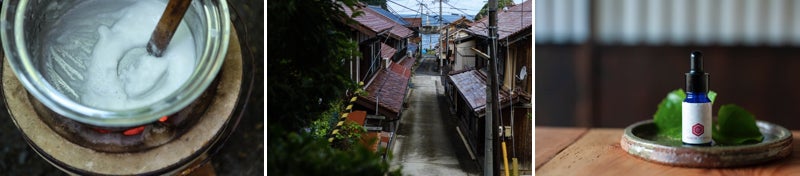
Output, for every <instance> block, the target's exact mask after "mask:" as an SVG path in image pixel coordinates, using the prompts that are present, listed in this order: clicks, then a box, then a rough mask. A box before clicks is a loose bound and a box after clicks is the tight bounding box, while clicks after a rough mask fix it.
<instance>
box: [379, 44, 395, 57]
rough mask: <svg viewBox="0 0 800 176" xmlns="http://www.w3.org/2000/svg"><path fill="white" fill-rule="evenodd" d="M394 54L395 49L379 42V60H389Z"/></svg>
mask: <svg viewBox="0 0 800 176" xmlns="http://www.w3.org/2000/svg"><path fill="white" fill-rule="evenodd" d="M395 52H397V50H396V49H394V48H392V47H391V46H389V45H386V44H384V43H383V42H381V58H389V59H391V58H392V56H394V53H395Z"/></svg>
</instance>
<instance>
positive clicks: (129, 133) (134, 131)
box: [122, 126, 144, 136]
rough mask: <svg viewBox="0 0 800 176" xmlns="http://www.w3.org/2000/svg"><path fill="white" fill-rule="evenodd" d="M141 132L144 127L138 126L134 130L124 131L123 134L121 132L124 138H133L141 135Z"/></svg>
mask: <svg viewBox="0 0 800 176" xmlns="http://www.w3.org/2000/svg"><path fill="white" fill-rule="evenodd" d="M142 131H144V126H139V127H136V128H131V129H128V130H125V131H124V132H122V134H123V135H125V136H133V135H137V134H140V133H142Z"/></svg>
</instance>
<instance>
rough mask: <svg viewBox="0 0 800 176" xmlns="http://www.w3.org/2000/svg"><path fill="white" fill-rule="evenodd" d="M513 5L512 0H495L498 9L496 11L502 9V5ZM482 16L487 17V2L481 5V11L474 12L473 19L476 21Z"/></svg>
mask: <svg viewBox="0 0 800 176" xmlns="http://www.w3.org/2000/svg"><path fill="white" fill-rule="evenodd" d="M513 5H514V1H513V0H497V10H498V12H501V11H502V10H503V7H506V6H513ZM483 17H489V3H488V2H487V3H486V4H484V5H483V8H481V11H478V14H475V21H478V20H480V19H481V18H483Z"/></svg>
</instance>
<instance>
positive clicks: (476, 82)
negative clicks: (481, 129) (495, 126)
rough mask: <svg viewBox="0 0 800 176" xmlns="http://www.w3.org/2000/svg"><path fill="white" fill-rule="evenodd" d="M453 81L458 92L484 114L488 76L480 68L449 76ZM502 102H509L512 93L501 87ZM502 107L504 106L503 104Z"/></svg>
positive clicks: (478, 111) (471, 105)
mask: <svg viewBox="0 0 800 176" xmlns="http://www.w3.org/2000/svg"><path fill="white" fill-rule="evenodd" d="M448 78H449V79H450V80H451V81H452V82H453V85H455V88H456V89H458V93H459V94H461V96H463V97H464V99H465V100H466V101H467V103H469V106H470V108H472V109H473V110H474V111H475V113H477V114H479V115H482V114H483V113H484V112H485V111H486V87H487V86H486V84H487V80H488V77H487V76H486V75H485V74H483V72H481V71H479V70H474V69H472V70H465V71H460V72H456V73H454V74H451V75H450V76H448ZM498 93H499V94H500V95H499V97H498V98H499V99H500V103H501V104H508V102H509V100H511V96H510V95H511V94H510V93H509V92H508V91H507V90H503V89H499V92H498ZM501 107H502V106H501Z"/></svg>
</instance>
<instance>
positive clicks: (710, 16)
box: [534, 0, 800, 46]
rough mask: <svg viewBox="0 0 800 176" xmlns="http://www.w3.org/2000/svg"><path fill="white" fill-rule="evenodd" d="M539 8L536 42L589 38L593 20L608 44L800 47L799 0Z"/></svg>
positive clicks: (573, 3) (581, 3)
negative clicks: (590, 24) (591, 9)
mask: <svg viewBox="0 0 800 176" xmlns="http://www.w3.org/2000/svg"><path fill="white" fill-rule="evenodd" d="M534 6H535V17H534V21H535V24H536V26H535V35H536V43H537V44H580V43H583V42H586V41H587V39H588V38H589V34H590V31H591V30H590V29H589V28H590V27H589V20H594V23H595V25H596V27H595V31H594V32H593V34H594V35H593V36H594V40H595V42H597V44H604V45H616V44H620V45H700V46H707V45H723V46H734V45H744V46H757V45H767V46H800V0H595V1H591V3H590V0H536V1H535V5H534ZM590 6H593V7H590ZM590 8H594V11H593V13H592V14H589V13H590V10H589V9H590Z"/></svg>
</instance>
